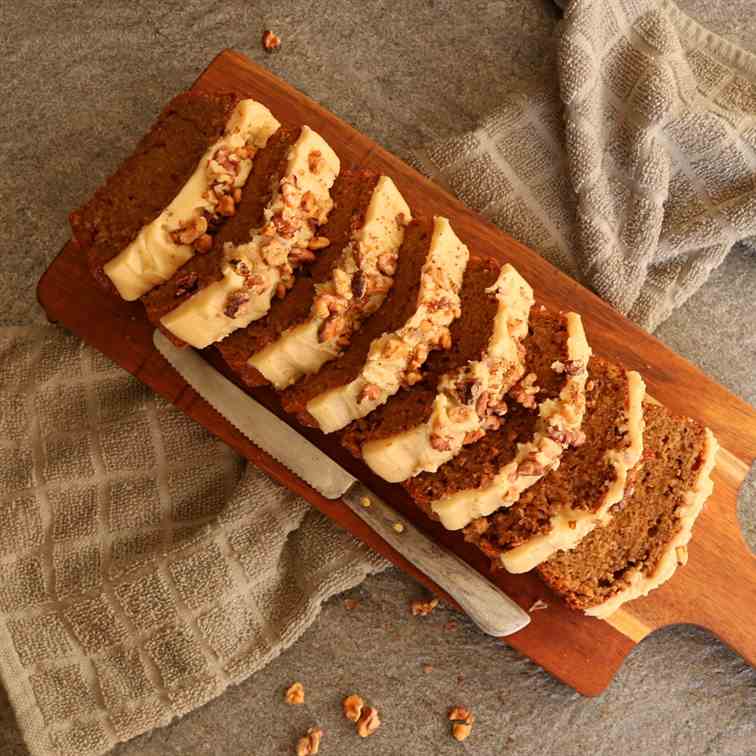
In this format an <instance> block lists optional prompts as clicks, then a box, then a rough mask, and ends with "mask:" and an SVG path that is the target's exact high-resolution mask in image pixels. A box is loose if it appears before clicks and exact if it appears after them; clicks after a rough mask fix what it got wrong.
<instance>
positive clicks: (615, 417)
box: [465, 357, 645, 572]
mask: <svg viewBox="0 0 756 756" xmlns="http://www.w3.org/2000/svg"><path fill="white" fill-rule="evenodd" d="M644 395H645V386H644V384H643V380H642V378H641V377H640V375H639V374H638V373H635V372H632V371H630V372H628V371H626V370H624V368H621V367H620V366H619V365H614V364H613V363H611V362H609V361H608V360H604V359H602V358H601V357H592V358H591V361H590V364H589V367H588V381H587V383H586V411H585V418H584V419H583V425H582V432H583V434H584V435H585V443H582V444H580V445H578V446H572V447H570V448H568V449H566V450H565V451H564V453H563V454H562V456H561V458H560V461H559V465H558V466H557V467H555V468H553V469H552V470H550V471H549V472H548V473H547V474H546V475H545V476H544V477H543V478H541V480H539V481H538V482H537V483H536V484H535V485H533V486H531V487H530V488H528V489H527V490H526V491H524V492H523V493H522V494H521V495H520V497H519V499H518V500H517V502H515V504H513V505H512V506H511V507H509V508H505V509H500V510H498V511H497V512H495V513H493V514H492V515H489V516H488V517H480V518H478V519H476V520H473V522H471V523H470V524H469V525H468V526H467V527H466V528H465V539H466V540H468V541H471V542H473V543H476V544H477V545H478V546H479V547H480V549H481V550H482V551H483V552H484V553H485V554H487V555H488V556H489V557H491V559H492V560H493V562H494V564H495V565H496V566H503V567H504V568H505V569H507V570H508V571H509V572H527V571H528V570H531V569H533V568H534V567H536V566H537V565H538V564H540V563H541V562H543V561H545V560H546V559H548V558H549V557H550V556H551V555H552V554H554V553H556V552H557V551H559V550H560V549H570V548H573V547H574V546H576V545H577V544H578V543H579V542H580V540H581V539H582V538H583V537H585V536H586V535H587V534H588V533H589V532H590V531H591V530H592V529H593V528H594V527H596V525H598V524H599V523H601V522H602V521H606V520H607V519H608V517H609V510H610V509H611V507H612V506H614V505H615V504H617V503H618V502H619V501H621V500H622V498H623V496H624V495H625V492H626V487H628V480H630V479H632V476H633V471H634V468H635V466H636V464H637V463H638V461H639V459H640V456H641V453H642V451H643V397H644Z"/></svg>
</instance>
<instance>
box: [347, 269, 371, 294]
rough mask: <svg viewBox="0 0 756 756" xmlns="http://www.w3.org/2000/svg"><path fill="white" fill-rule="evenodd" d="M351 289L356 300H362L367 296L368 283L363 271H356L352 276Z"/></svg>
mask: <svg viewBox="0 0 756 756" xmlns="http://www.w3.org/2000/svg"><path fill="white" fill-rule="evenodd" d="M350 289H351V292H352V296H353V297H354V298H355V299H362V298H363V297H364V296H365V292H366V291H367V281H366V280H365V274H364V273H363V272H362V271H361V270H358V271H356V272H355V274H354V275H353V276H352V280H351V283H350Z"/></svg>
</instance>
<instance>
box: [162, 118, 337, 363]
mask: <svg viewBox="0 0 756 756" xmlns="http://www.w3.org/2000/svg"><path fill="white" fill-rule="evenodd" d="M339 170H340V163H339V158H338V157H337V156H336V153H335V152H334V151H333V150H332V149H331V148H330V147H329V146H328V144H327V143H326V142H325V140H324V139H323V138H322V137H321V136H319V135H318V134H316V133H315V132H314V131H313V130H312V129H310V128H309V127H308V126H303V127H302V130H301V132H300V134H299V137H298V138H297V140H296V142H295V143H294V144H293V145H292V147H291V148H290V150H289V152H288V154H287V158H286V166H285V168H284V170H283V175H282V177H281V178H280V180H279V181H278V185H277V186H276V187H275V189H274V191H273V194H272V196H271V198H270V201H269V203H268V205H267V207H266V208H265V212H264V219H263V224H262V225H261V226H260V227H258V228H251V229H249V234H248V236H247V238H246V239H245V240H244V241H242V242H240V243H236V244H235V243H232V242H226V243H225V244H224V245H223V250H222V260H221V277H220V278H219V279H218V280H214V281H212V282H211V283H208V284H207V285H205V286H204V287H203V288H201V289H199V291H196V293H192V294H191V295H190V296H189V298H188V299H186V300H184V301H182V303H181V304H180V305H179V306H178V307H176V308H175V309H173V310H171V311H170V312H169V313H167V314H166V315H163V317H162V318H161V319H160V324H161V326H162V327H163V328H165V329H166V330H167V331H169V332H170V333H171V334H173V336H174V337H176V338H177V339H180V340H181V341H183V342H186V343H187V344H191V345H192V346H194V347H197V348H198V349H203V348H204V347H206V346H209V345H210V344H212V343H214V342H216V341H220V340H221V339H223V338H225V337H226V336H228V335H229V334H230V333H233V331H235V330H237V329H239V328H244V327H245V326H247V325H249V323H251V322H252V321H254V320H257V319H258V318H261V317H263V316H264V315H265V314H266V313H267V312H268V310H269V309H270V305H271V300H272V299H273V296H274V295H277V296H279V297H283V296H284V295H285V294H286V292H287V290H288V289H289V288H291V286H292V285H293V283H294V275H293V270H294V268H296V267H297V266H299V265H301V264H302V263H303V262H305V261H309V260H311V258H312V252H313V251H315V250H318V249H323V248H325V247H327V245H328V240H327V239H325V238H322V237H320V236H318V235H317V229H318V227H319V226H321V225H323V224H324V223H325V222H326V220H327V218H328V214H329V213H330V212H331V209H332V206H333V202H332V200H331V194H330V190H331V187H332V186H333V183H334V181H335V180H336V176H337V175H338V173H339Z"/></svg>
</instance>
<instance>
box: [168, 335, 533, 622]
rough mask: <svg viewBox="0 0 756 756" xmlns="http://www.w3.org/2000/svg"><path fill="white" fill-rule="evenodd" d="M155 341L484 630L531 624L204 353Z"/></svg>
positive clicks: (260, 441)
mask: <svg viewBox="0 0 756 756" xmlns="http://www.w3.org/2000/svg"><path fill="white" fill-rule="evenodd" d="M153 342H154V344H155V347H156V348H157V350H158V351H159V352H160V354H162V355H163V357H165V359H166V360H167V361H168V362H169V363H170V364H171V366H172V367H173V368H174V369H175V370H176V371H177V372H178V373H179V374H180V375H181V377H182V378H183V379H184V380H185V381H186V382H187V383H188V384H189V385H190V386H191V387H192V388H193V389H194V390H195V391H196V392H197V393H198V394H199V395H200V396H201V397H202V398H203V399H204V400H205V401H206V402H207V403H208V404H210V406H212V407H213V408H214V409H215V410H216V411H217V412H219V413H220V414H221V415H222V416H223V417H224V418H225V419H226V420H227V421H228V422H229V423H231V425H233V426H234V427H235V428H236V429H237V430H238V431H239V432H240V433H242V434H243V435H244V436H246V437H247V438H248V439H249V440H250V441H251V442H252V443H253V444H255V445H256V446H258V447H259V448H260V449H262V450H263V451H265V452H267V453H268V454H269V455H270V456H271V457H273V458H274V459H276V460H278V461H279V462H280V463H281V464H283V465H284V466H285V467H287V468H288V469H289V470H291V472H293V473H294V474H295V475H297V476H298V477H299V478H301V479H302V480H303V481H304V482H306V483H308V484H309V485H310V486H312V487H313V488H314V489H315V490H316V491H318V492H320V493H321V494H322V495H323V496H325V497H326V498H328V499H338V498H339V497H341V498H342V500H343V501H344V503H345V504H346V505H347V506H348V507H349V508H350V509H351V510H352V511H353V512H354V513H355V514H356V515H357V516H358V517H360V519H362V520H363V521H364V522H365V523H367V525H369V526H370V527H371V528H372V529H373V530H374V531H375V532H376V533H377V534H378V535H379V536H380V537H381V538H383V540H384V541H386V542H387V543H388V544H389V545H390V546H392V547H393V548H394V549H395V550H396V551H398V552H399V553H400V554H401V555H402V556H403V557H404V558H405V559H407V560H408V561H409V562H411V563H412V564H413V565H415V567H417V568H418V569H419V570H420V571H421V572H423V573H424V574H425V575H427V576H428V577H429V578H430V579H431V580H432V581H433V582H434V583H436V584H437V585H438V586H439V587H440V588H442V589H443V590H444V591H446V592H447V593H448V594H449V595H450V596H451V597H452V598H453V599H454V600H455V601H457V603H458V604H459V605H460V606H461V607H462V609H463V610H464V611H465V612H466V613H467V615H468V616H469V617H470V619H472V620H473V622H475V624H476V625H478V627H479V628H480V629H481V630H483V632H485V633H488V634H489V635H493V636H495V637H503V636H505V635H511V634H512V633H515V632H517V631H518V630H521V629H522V628H523V627H525V626H526V625H527V624H528V623H529V622H530V616H529V615H528V613H527V612H525V611H523V609H522V608H521V607H520V606H519V605H518V604H517V603H516V602H515V601H513V600H512V599H511V598H509V596H507V595H506V594H505V593H504V592H503V591H501V590H500V589H499V588H498V587H497V586H495V585H494V584H493V583H491V582H490V581H488V580H486V579H485V578H484V577H483V576H482V575H481V574H480V573H479V572H477V571H476V570H475V569H473V568H472V567H471V566H470V565H468V564H467V562H464V561H463V560H462V559H460V558H459V557H458V556H457V555H456V554H453V553H452V552H450V551H447V550H446V549H444V548H443V547H441V546H440V545H439V544H437V543H435V542H434V541H432V540H430V539H429V538H428V537H427V536H426V535H424V534H423V533H421V532H420V531H419V530H418V529H417V528H416V527H414V525H412V524H411V523H410V522H408V521H407V520H406V519H405V518H403V517H401V516H400V515H399V514H397V513H396V512H395V511H394V510H393V509H392V508H391V507H390V506H389V505H388V504H386V502H384V501H382V500H381V499H380V498H379V497H377V496H375V495H374V494H373V493H372V492H371V491H369V490H368V488H367V487H366V486H364V485H363V484H362V483H360V482H358V481H357V479H356V478H355V477H354V476H353V475H351V474H350V473H348V472H347V471H346V470H344V468H342V467H341V466H340V465H339V464H337V463H336V462H334V461H333V460H332V459H331V458H330V457H329V456H327V455H326V454H325V453H324V452H323V451H321V450H320V449H318V448H317V446H315V445H314V444H312V443H311V442H310V441H308V440H307V439H306V438H305V437H304V436H302V435H300V434H299V433H297V432H296V431H295V430H294V429H292V428H290V427H289V426H288V425H287V424H286V423H285V422H284V421H283V420H281V419H280V418H278V417H276V415H274V414H273V413H272V412H270V411H269V410H268V409H267V408H265V407H263V406H262V405H261V404H260V403H259V402H257V401H256V400H255V399H253V398H252V397H251V396H249V394H247V393H245V392H244V391H242V390H241V389H240V388H239V387H238V386H236V385H234V384H233V383H232V382H231V381H229V380H228V379H227V378H226V377H225V376H223V375H221V374H220V373H219V372H218V371H217V370H216V369H215V368H213V367H212V365H210V364H209V363H208V362H206V361H205V360H204V359H203V357H202V356H201V355H200V354H199V353H198V352H196V351H194V350H193V349H189V348H187V349H179V348H178V347H176V346H175V345H174V344H172V343H171V342H170V341H169V340H168V339H167V338H166V337H165V336H164V335H163V334H162V333H161V332H160V331H159V330H156V331H155V333H154V335H153Z"/></svg>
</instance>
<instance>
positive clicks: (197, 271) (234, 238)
mask: <svg viewBox="0 0 756 756" xmlns="http://www.w3.org/2000/svg"><path fill="white" fill-rule="evenodd" d="M297 137H298V132H297V131H293V130H291V129H288V128H286V127H281V128H280V129H278V131H276V133H275V134H273V136H271V137H270V139H268V142H267V144H266V145H265V147H264V148H262V149H260V150H258V152H257V155H256V157H255V161H254V164H253V166H252V173H251V174H250V176H249V178H248V179H247V184H246V186H245V189H244V193H243V195H242V197H241V200H240V201H239V202H238V203H237V204H236V206H235V209H234V214H233V215H232V216H231V217H229V218H228V220H227V221H226V222H225V223H224V224H223V225H222V226H220V227H219V228H218V229H216V231H215V233H214V235H213V236H212V246H211V248H210V250H209V251H207V252H204V251H201V252H200V253H199V254H197V255H195V256H194V257H193V258H192V259H191V260H189V261H188V262H187V263H185V264H184V265H182V266H181V267H180V268H179V269H178V271H176V273H175V274H174V275H173V277H171V278H170V279H169V280H168V281H166V282H165V283H164V284H162V285H160V286H156V287H155V288H154V289H152V291H150V292H148V293H147V294H145V295H144V296H143V297H142V302H143V303H144V306H145V309H146V310H147V316H148V317H149V319H150V321H151V322H152V323H153V324H154V325H155V326H157V327H159V328H160V329H161V330H162V331H163V332H164V333H165V334H166V336H168V337H169V338H170V339H171V340H172V341H173V342H174V343H175V344H177V345H178V346H185V342H184V341H182V340H181V339H179V338H177V337H176V336H174V335H173V334H172V333H171V332H170V331H168V330H166V329H165V328H163V327H162V325H161V323H160V321H161V319H162V318H163V317H164V316H165V315H167V314H168V313H169V312H171V310H175V309H176V308H177V307H178V306H179V305H181V304H182V303H183V302H185V301H186V300H188V299H189V298H190V297H192V296H193V295H194V294H196V293H197V292H198V291H200V290H202V289H204V288H205V287H206V286H209V285H210V284H212V283H214V282H216V281H219V280H221V279H222V278H223V266H224V264H225V255H224V250H225V249H227V248H228V247H227V245H231V247H236V246H238V245H240V244H244V243H246V242H247V241H249V234H250V229H255V228H259V227H260V226H261V225H263V223H264V221H265V208H266V207H267V206H268V204H269V203H270V201H271V197H272V196H273V192H274V191H275V188H276V187H277V186H278V182H279V180H280V179H281V178H282V177H283V176H284V175H285V171H286V166H287V164H288V154H289V151H290V150H291V147H292V146H293V144H294V143H295V142H296V141H297Z"/></svg>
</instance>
